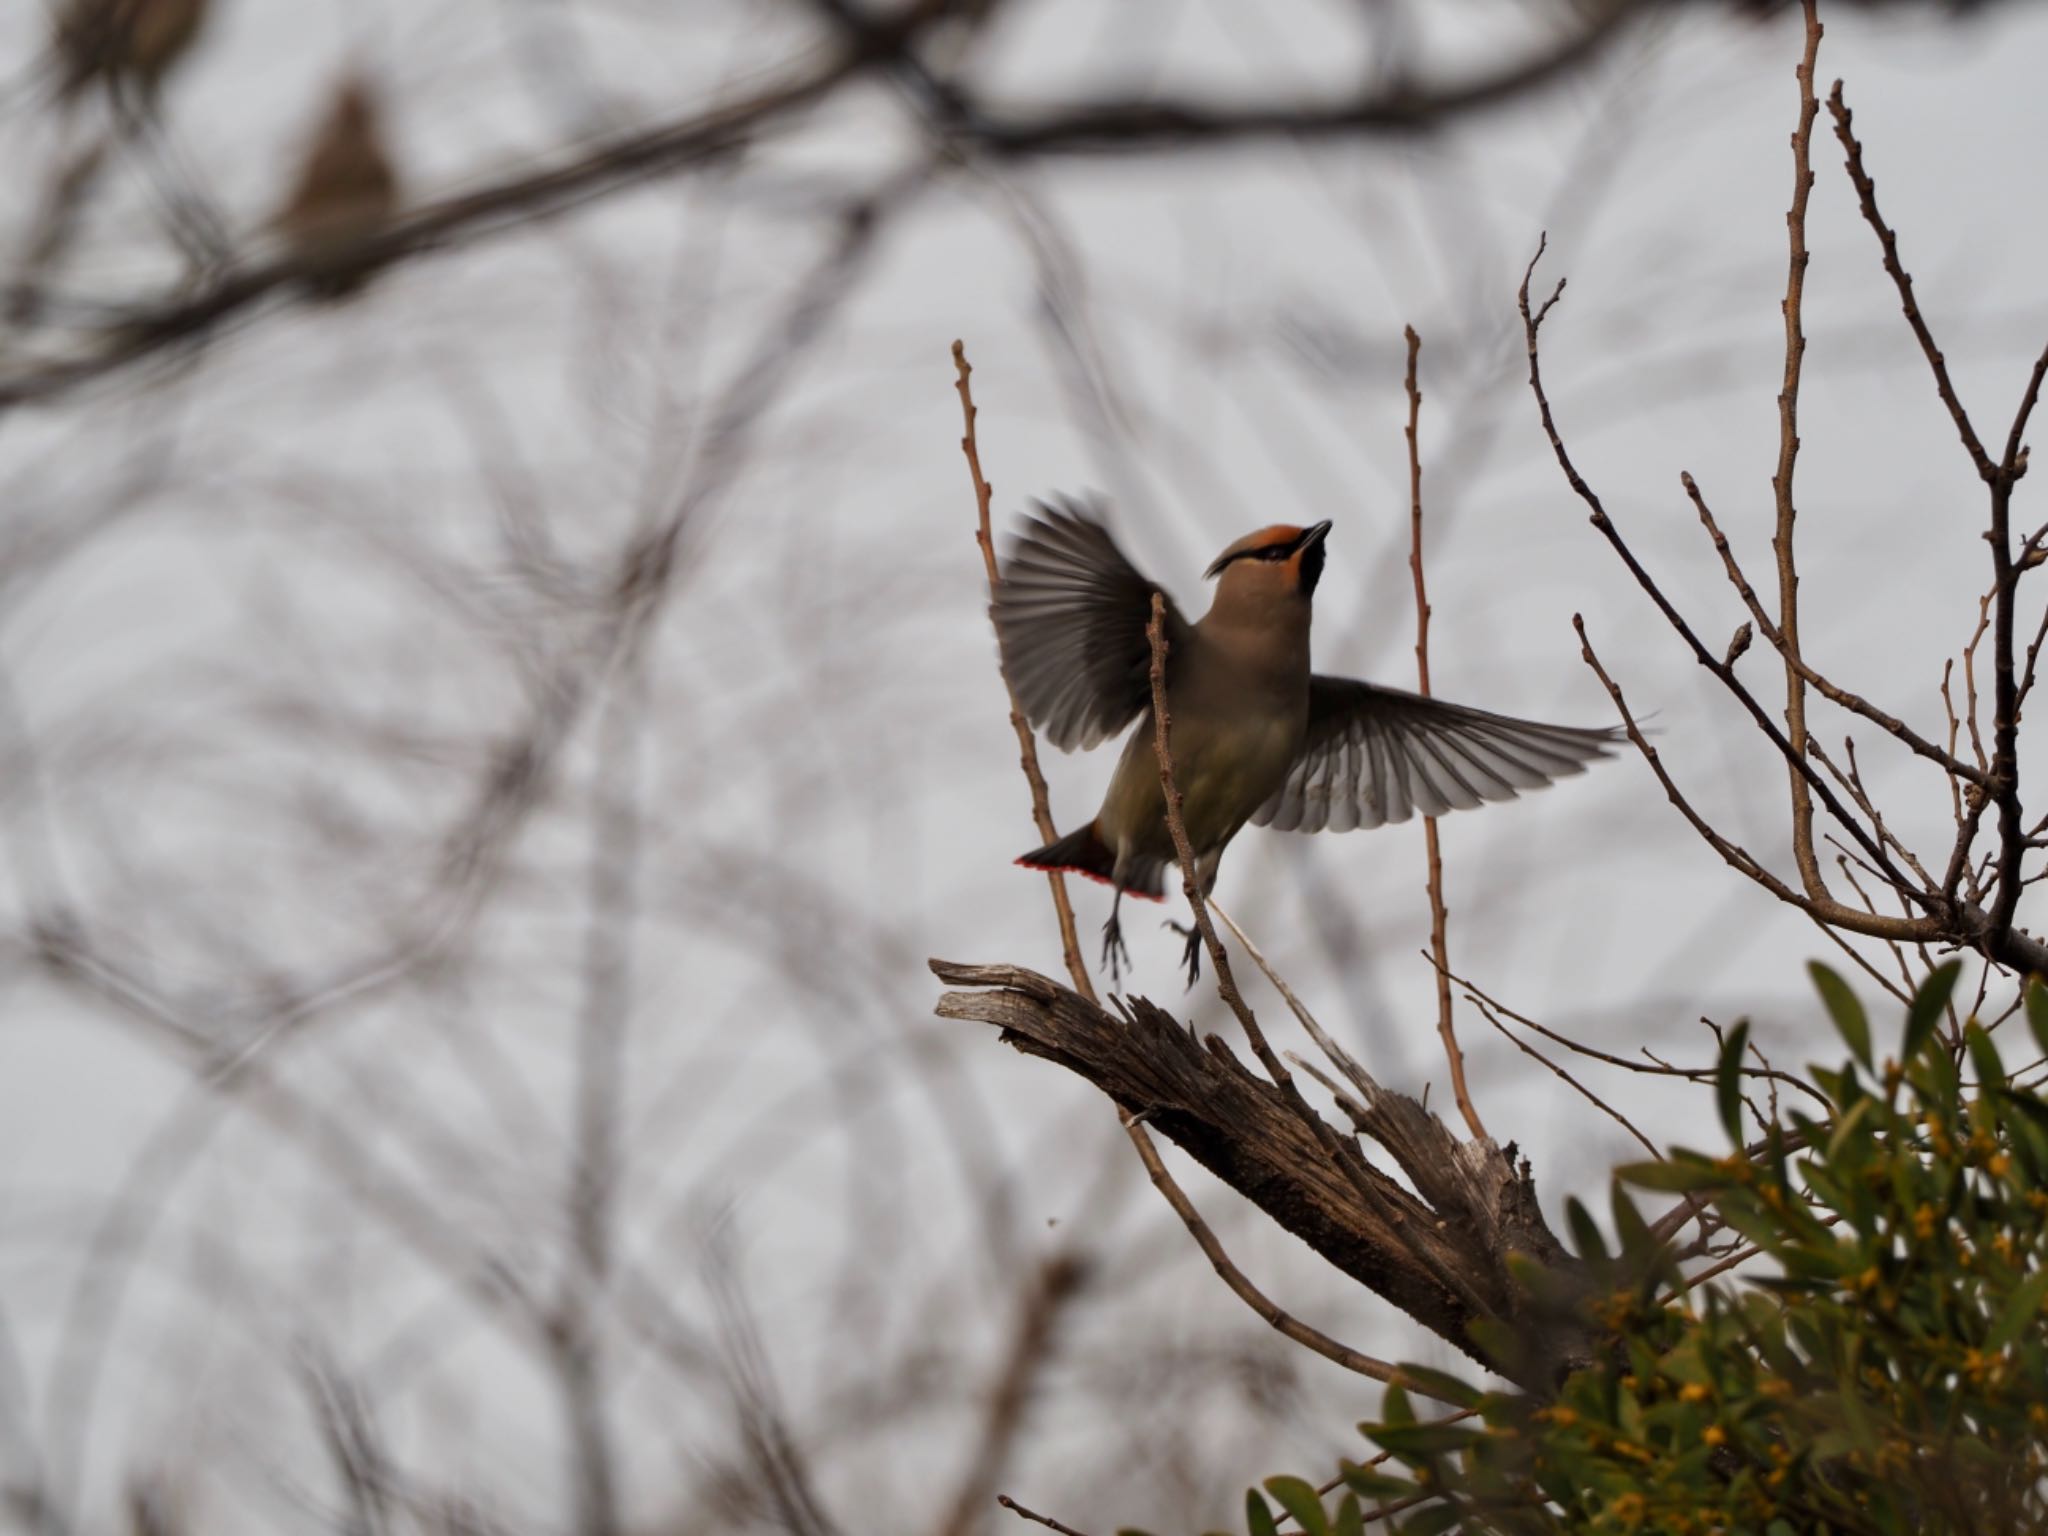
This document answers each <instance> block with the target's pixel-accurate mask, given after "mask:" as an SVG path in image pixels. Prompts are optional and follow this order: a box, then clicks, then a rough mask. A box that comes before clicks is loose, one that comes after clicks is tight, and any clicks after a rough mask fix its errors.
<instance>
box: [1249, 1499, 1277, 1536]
mask: <svg viewBox="0 0 2048 1536" xmlns="http://www.w3.org/2000/svg"><path fill="white" fill-rule="evenodd" d="M1244 1527H1245V1529H1246V1530H1247V1531H1249V1532H1251V1536H1280V1523H1279V1522H1278V1521H1277V1520H1275V1519H1274V1518H1273V1511H1272V1509H1271V1507H1269V1506H1268V1505H1267V1503H1266V1501H1265V1500H1264V1499H1262V1498H1260V1497H1259V1490H1258V1489H1256V1488H1247V1489H1245V1491H1244Z"/></svg>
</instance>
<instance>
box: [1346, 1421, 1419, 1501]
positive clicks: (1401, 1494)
mask: <svg viewBox="0 0 2048 1536" xmlns="http://www.w3.org/2000/svg"><path fill="white" fill-rule="evenodd" d="M1359 1428H1360V1429H1368V1428H1369V1426H1367V1425H1363V1424H1361V1425H1360V1426H1359ZM1338 1470H1339V1471H1340V1472H1342V1473H1343V1476H1344V1486H1345V1487H1346V1488H1349V1489H1351V1490H1352V1491H1353V1492H1354V1493H1356V1494H1358V1496H1359V1497H1361V1498H1366V1499H1373V1500H1387V1499H1405V1498H1407V1497H1408V1495H1409V1494H1411V1493H1413V1492H1414V1491H1415V1485H1414V1484H1413V1483H1411V1482H1409V1481H1408V1479H1407V1478H1405V1477H1389V1476H1388V1475H1387V1474H1386V1473H1384V1472H1382V1471H1380V1470H1378V1469H1377V1468H1375V1467H1362V1466H1360V1465H1358V1464H1357V1463H1356V1462H1351V1461H1346V1462H1341V1463H1339V1465H1338Z"/></svg>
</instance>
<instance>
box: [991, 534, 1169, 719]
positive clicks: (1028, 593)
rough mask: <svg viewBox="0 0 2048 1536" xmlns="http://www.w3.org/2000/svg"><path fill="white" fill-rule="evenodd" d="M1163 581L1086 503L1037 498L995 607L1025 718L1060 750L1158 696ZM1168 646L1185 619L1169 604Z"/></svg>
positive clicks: (1015, 544)
mask: <svg viewBox="0 0 2048 1536" xmlns="http://www.w3.org/2000/svg"><path fill="white" fill-rule="evenodd" d="M1156 590H1157V588H1156V587H1155V586H1154V584H1153V583H1152V582H1150V581H1147V580H1146V579H1145V577H1144V576H1143V575H1142V574H1140V572H1139V571H1138V569H1137V568H1136V567H1135V566H1133V565H1132V564H1131V562H1130V561H1129V560H1128V559H1127V558H1126V557H1125V555H1124V552H1123V551H1122V550H1121V549H1119V548H1118V547H1117V544H1116V541H1115V540H1114V539H1112V538H1111V537H1110V535H1109V530H1108V529H1107V528H1106V527H1104V526H1103V521H1102V514H1101V510H1100V508H1099V507H1098V506H1096V505H1095V504H1094V503H1092V502H1087V501H1065V500H1061V501H1055V502H1054V503H1052V504H1051V505H1047V504H1045V503H1042V502H1038V503H1033V511H1032V513H1031V514H1029V515H1027V516H1026V517H1025V518H1024V519H1023V521H1022V524H1021V525H1020V527H1019V528H1018V531H1017V534H1016V536H1015V537H1014V538H1013V539H1012V540H1011V543H1010V548H1009V551H1008V557H1007V558H1006V559H1005V560H1004V562H1003V579H1002V581H1001V583H1000V584H999V585H998V586H997V588H996V593H995V600H994V602H993V603H991V604H990V606H989V615H990V617H991V618H993V619H994V620H995V626H996V640H997V643H998V644H999V645H1000V646H1001V648H1002V653H1003V669H1004V670H1005V671H1006V672H1007V673H1008V674H1009V678H1010V686H1011V687H1012V688H1014V689H1015V690H1016V692H1017V702H1018V703H1019V704H1021V705H1022V706H1023V708H1024V714H1025V717H1026V718H1027V719H1028V720H1030V722H1031V723H1032V724H1033V725H1035V726H1037V727H1038V728H1039V729H1040V730H1042V731H1044V732H1045V735H1046V739H1047V740H1049V741H1050V742H1052V744H1053V745H1054V746H1056V747H1058V748H1059V749H1060V750H1061V751H1063V752H1071V751H1073V750H1074V749H1075V748H1076V747H1092V746H1095V745H1097V744H1098V743H1100V742H1102V741H1104V740H1106V739H1107V738H1109V737H1111V736H1114V735H1115V734H1116V733H1117V732H1119V731H1121V730H1122V729H1123V728H1124V727H1125V726H1126V725H1128V724H1130V722H1131V721H1132V720H1133V719H1134V718H1136V716H1137V715H1138V714H1139V712H1140V711H1142V710H1143V709H1144V708H1145V706H1146V705H1147V704H1149V703H1150V702H1151V698H1152V684H1151V667H1152V649H1151V645H1150V643H1149V642H1148V641H1147V640H1146V638H1145V626H1146V625H1147V624H1149V623H1150V622H1151V620H1152V594H1153V592H1154V591H1156ZM1166 626H1167V629H1166V639H1167V646H1168V654H1169V661H1168V665H1169V667H1170V666H1171V665H1172V661H1171V659H1170V658H1171V656H1172V654H1173V653H1175V652H1184V650H1185V642H1186V641H1187V639H1188V637H1189V630H1188V626H1187V623H1186V622H1185V621H1184V620H1183V619H1182V618H1181V616H1180V610H1179V609H1178V608H1176V607H1175V606H1174V605H1173V601H1172V599H1170V598H1169V599H1168V600H1167V604H1166Z"/></svg>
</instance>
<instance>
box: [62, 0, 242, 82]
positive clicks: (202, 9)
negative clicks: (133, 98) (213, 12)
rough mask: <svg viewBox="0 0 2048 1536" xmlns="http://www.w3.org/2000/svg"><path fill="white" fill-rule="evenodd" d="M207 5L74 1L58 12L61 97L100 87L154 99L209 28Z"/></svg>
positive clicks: (186, 0) (195, 1)
mask: <svg viewBox="0 0 2048 1536" xmlns="http://www.w3.org/2000/svg"><path fill="white" fill-rule="evenodd" d="M206 11H207V0H71V3H70V4H68V5H66V6H64V7H63V9H61V10H60V11H59V12H58V13H57V18H56V26H55V36H54V38H53V42H54V44H55V47H56V52H57V69H58V81H57V89H58V93H59V94H60V95H61V96H63V97H65V98H66V99H69V98H70V97H73V96H76V95H77V94H78V93H79V92H80V91H82V90H84V89H85V88H86V87H87V86H88V85H91V84H93V83H94V82H96V81H98V82H104V83H106V84H108V85H133V86H134V87H136V89H137V90H139V91H140V93H141V94H142V96H143V97H144V98H145V99H147V98H149V97H153V96H154V95H155V94H156V92H157V88H158V87H159V86H160V85H161V84H162V83H163V78H164V76H165V75H166V74H168V73H169V72H170V70H171V68H172V66H174V65H175V64H176V63H177V62H178V60H180V59H181V58H183V57H184V56H185V54H186V53H187V52H189V51H190V49H191V47H192V44H193V43H194V42H195V41H196V40H197V39H198V36H199V30H200V28H201V27H202V26H203V25H204V24H205V21H206Z"/></svg>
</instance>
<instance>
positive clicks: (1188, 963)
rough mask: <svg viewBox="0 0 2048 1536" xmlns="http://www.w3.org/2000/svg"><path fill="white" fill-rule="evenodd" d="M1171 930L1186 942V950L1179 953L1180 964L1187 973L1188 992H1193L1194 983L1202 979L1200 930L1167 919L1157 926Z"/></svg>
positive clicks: (1190, 925)
mask: <svg viewBox="0 0 2048 1536" xmlns="http://www.w3.org/2000/svg"><path fill="white" fill-rule="evenodd" d="M1159 926H1160V927H1162V928H1171V929H1172V930H1173V931H1174V932H1175V933H1177V934H1179V935H1180V936H1181V937H1182V938H1183V939H1186V940H1187V948H1186V949H1184V950H1183V951H1182V952H1181V957H1180V963H1181V965H1182V966H1184V967H1185V968H1186V970H1187V973H1188V990H1189V991H1190V992H1192V991H1194V990H1195V983H1196V982H1198V981H1200V980H1201V979H1202V930H1201V929H1199V928H1197V927H1195V926H1193V925H1192V924H1189V923H1177V922H1175V921H1174V920H1173V919H1172V918H1170V917H1169V918H1168V919H1167V920H1166V921H1165V922H1163V923H1161V924H1160V925H1159Z"/></svg>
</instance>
